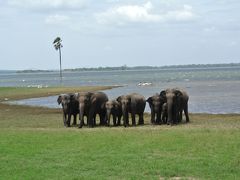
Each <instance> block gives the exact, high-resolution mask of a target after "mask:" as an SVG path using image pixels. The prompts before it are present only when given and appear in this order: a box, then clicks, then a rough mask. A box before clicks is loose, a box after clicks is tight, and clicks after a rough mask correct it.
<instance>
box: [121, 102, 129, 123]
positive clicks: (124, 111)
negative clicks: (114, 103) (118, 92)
mask: <svg viewBox="0 0 240 180" xmlns="http://www.w3.org/2000/svg"><path fill="white" fill-rule="evenodd" d="M122 113H123V124H124V126H125V127H126V126H127V116H128V114H127V113H128V112H127V107H126V105H122Z"/></svg>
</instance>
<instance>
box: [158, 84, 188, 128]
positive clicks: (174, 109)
mask: <svg viewBox="0 0 240 180" xmlns="http://www.w3.org/2000/svg"><path fill="white" fill-rule="evenodd" d="M160 97H161V98H162V99H163V100H164V102H166V103H167V111H168V113H167V114H168V118H167V124H171V125H172V124H176V123H178V122H180V121H181V119H182V111H184V114H185V117H186V122H189V116H188V99H189V96H188V94H187V93H186V92H185V91H183V90H179V89H177V88H175V89H166V90H163V91H161V93H160Z"/></svg>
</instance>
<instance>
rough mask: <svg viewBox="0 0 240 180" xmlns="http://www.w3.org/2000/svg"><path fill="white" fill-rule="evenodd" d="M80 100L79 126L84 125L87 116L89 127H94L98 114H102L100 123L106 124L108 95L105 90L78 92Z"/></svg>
mask: <svg viewBox="0 0 240 180" xmlns="http://www.w3.org/2000/svg"><path fill="white" fill-rule="evenodd" d="M78 100H79V112H80V113H79V114H80V115H79V119H80V124H79V128H82V126H83V125H84V119H83V117H84V116H85V115H86V116H87V121H88V122H87V123H88V126H89V127H94V126H95V124H96V122H95V120H96V114H99V116H100V125H105V117H106V108H105V103H106V102H107V101H108V97H107V95H106V94H105V93H103V92H86V93H79V94H78Z"/></svg>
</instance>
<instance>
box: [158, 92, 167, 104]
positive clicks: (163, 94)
mask: <svg viewBox="0 0 240 180" xmlns="http://www.w3.org/2000/svg"><path fill="white" fill-rule="evenodd" d="M159 97H160V101H162V102H167V97H166V90H163V91H161V92H160V95H159Z"/></svg>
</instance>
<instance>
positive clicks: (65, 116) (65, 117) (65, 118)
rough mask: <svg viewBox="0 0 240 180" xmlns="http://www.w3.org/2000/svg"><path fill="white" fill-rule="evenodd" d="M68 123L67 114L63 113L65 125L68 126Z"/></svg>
mask: <svg viewBox="0 0 240 180" xmlns="http://www.w3.org/2000/svg"><path fill="white" fill-rule="evenodd" d="M66 121H67V114H66V113H63V124H64V126H66Z"/></svg>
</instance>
